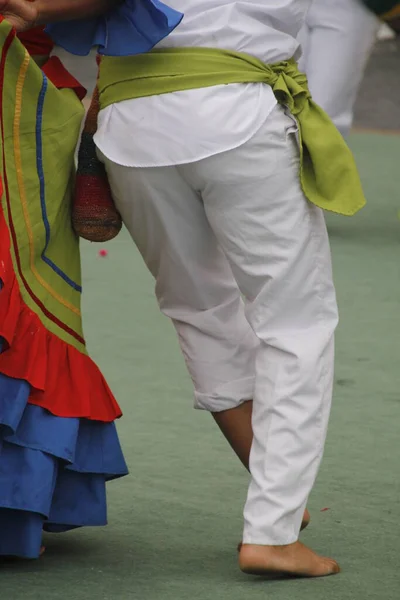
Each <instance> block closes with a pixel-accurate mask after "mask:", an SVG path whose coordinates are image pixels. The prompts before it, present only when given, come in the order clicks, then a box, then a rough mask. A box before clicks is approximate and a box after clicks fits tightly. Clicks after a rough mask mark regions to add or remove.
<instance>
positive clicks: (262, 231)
mask: <svg viewBox="0 0 400 600" xmlns="http://www.w3.org/2000/svg"><path fill="white" fill-rule="evenodd" d="M290 131H293V120H292V119H291V118H290V117H288V116H286V115H285V113H284V112H283V109H281V108H280V107H277V108H276V109H274V111H273V112H272V114H271V116H270V117H269V118H268V119H267V121H266V123H265V124H264V126H263V127H262V128H261V130H260V131H259V132H258V133H257V134H256V135H255V137H253V138H252V139H251V140H250V141H249V142H247V143H246V144H244V145H243V146H241V147H239V148H237V149H235V150H232V151H229V152H225V153H222V154H219V155H215V156H213V157H211V158H207V159H205V160H202V161H199V162H195V163H192V164H185V165H181V166H172V167H171V166H170V167H154V168H129V167H124V166H120V165H117V164H115V163H112V162H110V161H109V160H107V159H106V158H105V157H103V160H104V161H105V164H106V168H107V171H108V175H109V179H110V183H111V187H112V190H113V194H114V197H115V201H116V204H117V207H118V209H119V210H120V212H121V214H122V217H123V219H124V222H125V224H126V226H127V228H128V229H129V231H130V233H131V235H132V237H133V239H134V241H135V242H136V244H137V246H138V248H139V250H140V252H141V253H142V255H143V258H144V260H145V262H146V264H147V266H148V268H149V269H150V271H151V272H152V274H153V275H154V277H155V279H156V294H157V298H158V301H159V304H160V307H161V310H162V311H163V313H165V314H166V315H167V316H168V317H170V318H171V319H172V320H173V322H174V325H175V327H176V330H177V332H178V336H179V341H180V345H181V348H182V352H183V354H184V356H185V359H186V364H187V366H188V369H189V371H190V374H191V376H192V379H193V382H194V387H195V394H196V406H197V407H198V408H203V409H207V410H209V411H213V412H217V411H221V410H225V409H228V408H233V407H236V406H238V405H239V404H240V403H241V402H243V401H244V400H248V399H251V398H253V399H254V410H253V430H254V443H253V447H252V452H251V457H250V470H251V474H252V480H251V484H250V488H249V493H248V500H247V502H246V507H245V530H244V538H243V539H244V542H246V543H254V544H288V543H291V542H294V541H295V540H296V539H297V537H298V533H299V529H300V524H301V520H302V515H303V511H304V508H305V506H306V502H307V498H308V495H309V493H310V490H311V488H312V486H313V483H314V480H315V477H316V474H317V471H318V467H319V464H320V460H321V456H322V452H323V447H324V442H325V436H326V429H327V424H328V419H329V411H330V405H331V394H332V379H333V360H334V357H333V354H334V352H333V344H334V342H333V336H334V330H335V327H336V324H337V308H336V299H335V291H334V286H333V283H332V274H331V262H330V250H329V242H328V237H327V232H326V228H325V222H324V216H323V214H322V211H321V210H319V209H318V208H316V207H315V206H313V205H311V204H309V203H308V202H307V200H306V199H305V197H304V195H303V192H302V190H301V187H300V183H299V176H298V172H299V165H298V160H299V153H298V146H297V141H296V136H295V135H294V134H293V133H290ZM242 295H243V297H244V298H245V299H246V300H245V303H243V300H242Z"/></svg>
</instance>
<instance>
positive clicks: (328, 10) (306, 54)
mask: <svg viewBox="0 0 400 600" xmlns="http://www.w3.org/2000/svg"><path fill="white" fill-rule="evenodd" d="M395 5H397V0H395V1H394V0H383V1H382V0H364V1H363V0H314V1H313V3H312V5H311V7H310V10H309V11H308V14H307V18H306V22H305V25H304V27H303V28H302V30H301V32H300V36H299V40H300V42H301V44H302V47H303V55H302V57H301V59H300V68H301V69H302V70H303V71H304V72H305V73H306V74H307V77H308V82H309V86H310V91H311V93H312V95H313V98H314V100H315V101H316V102H317V103H318V104H320V106H322V108H323V109H324V110H326V112H327V113H328V114H329V116H330V117H331V119H332V120H333V122H334V123H335V125H336V126H337V128H338V129H339V131H340V132H341V133H342V134H343V135H347V134H348V133H349V132H350V129H351V126H352V124H353V117H354V105H355V102H356V99H357V93H358V90H359V87H360V84H361V81H362V78H363V75H364V71H365V67H366V65H367V62H368V59H369V56H370V54H371V51H372V49H373V47H374V44H375V41H376V37H377V33H378V29H379V24H380V21H379V19H378V15H379V16H380V17H386V19H387V20H388V21H389V22H390V20H391V18H394V16H395V12H394V8H395ZM390 10H392V11H393V12H392V13H389V11H390ZM385 13H388V14H387V15H386V14H385Z"/></svg>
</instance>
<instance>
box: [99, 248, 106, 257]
mask: <svg viewBox="0 0 400 600" xmlns="http://www.w3.org/2000/svg"><path fill="white" fill-rule="evenodd" d="M99 256H101V258H104V257H106V256H108V250H99Z"/></svg>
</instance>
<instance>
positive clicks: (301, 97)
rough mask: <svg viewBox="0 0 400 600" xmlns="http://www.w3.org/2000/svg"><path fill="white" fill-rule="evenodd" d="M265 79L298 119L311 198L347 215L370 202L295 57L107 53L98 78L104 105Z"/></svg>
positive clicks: (198, 51) (205, 51)
mask: <svg viewBox="0 0 400 600" xmlns="http://www.w3.org/2000/svg"><path fill="white" fill-rule="evenodd" d="M256 82H259V83H265V84H267V85H269V86H271V88H272V89H273V91H274V94H275V96H276V98H277V100H278V102H279V103H280V104H282V105H283V106H286V107H287V108H288V109H289V110H290V112H291V113H292V115H293V116H294V117H295V118H296V120H297V122H298V126H299V136H300V179H301V183H302V187H303V191H304V193H305V195H306V197H307V198H308V199H309V200H310V202H312V203H314V204H316V205H317V206H319V207H320V208H323V209H325V210H330V211H333V212H336V213H340V214H343V215H353V214H354V213H356V212H357V211H358V210H359V209H360V208H362V207H363V206H364V204H365V198H364V194H363V190H362V187H361V183H360V179H359V175H358V171H357V167H356V165H355V162H354V158H353V155H352V153H351V152H350V150H349V148H348V146H347V144H346V142H345V141H344V139H343V137H342V136H341V134H340V133H339V132H338V130H337V129H336V127H335V126H334V125H333V123H332V121H331V120H330V118H329V117H328V116H327V114H326V113H325V112H324V111H323V110H322V109H321V108H320V107H319V106H318V105H317V104H315V102H314V101H313V100H312V98H311V96H310V92H309V90H308V85H307V79H306V76H305V75H304V74H302V73H300V72H299V70H298V67H297V64H296V62H295V61H294V60H289V61H285V62H281V63H277V64H273V65H267V64H264V63H263V62H262V61H260V60H258V59H257V58H254V57H252V56H250V55H248V54H243V53H239V52H233V51H225V50H214V49H211V48H171V49H163V50H154V51H152V52H150V53H148V54H142V55H138V56H131V57H121V58H119V57H118V58H117V57H104V58H103V59H102V63H101V68H100V77H99V82H98V87H99V93H100V107H101V108H105V107H106V106H109V105H110V104H115V103H117V102H121V101H123V100H128V99H134V98H143V97H145V96H154V95H159V94H166V93H170V92H177V91H181V90H190V89H196V88H204V87H211V86H215V85H223V84H230V83H256Z"/></svg>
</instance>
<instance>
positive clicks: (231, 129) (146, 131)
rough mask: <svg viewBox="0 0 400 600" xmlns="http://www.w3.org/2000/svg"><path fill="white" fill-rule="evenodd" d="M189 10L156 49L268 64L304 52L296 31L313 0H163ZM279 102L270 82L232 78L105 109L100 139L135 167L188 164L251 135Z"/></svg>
mask: <svg viewBox="0 0 400 600" xmlns="http://www.w3.org/2000/svg"><path fill="white" fill-rule="evenodd" d="M165 1H166V3H167V4H168V5H169V6H171V7H172V8H175V9H176V10H178V11H180V12H182V13H184V15H185V16H184V18H183V20H182V22H181V24H180V25H179V26H178V27H177V28H176V29H175V31H173V32H172V33H171V34H170V35H169V36H168V37H167V38H166V39H164V40H163V41H162V42H161V43H160V44H158V46H157V47H158V48H171V47H209V48H221V49H227V50H236V51H238V52H247V53H248V54H251V55H253V56H256V57H257V58H259V59H261V60H262V61H264V62H266V63H274V62H278V61H281V60H287V59H289V58H291V57H293V56H294V57H295V58H299V56H300V50H299V43H298V41H297V35H298V33H299V31H300V28H301V27H302V25H303V22H304V19H305V16H306V14H307V11H308V8H309V6H310V4H311V2H312V0H165ZM275 105H276V100H275V97H274V94H273V92H272V89H271V88H270V87H269V86H267V85H264V84H261V83H255V84H253V83H252V84H233V85H222V86H215V87H212V88H203V89H197V90H188V91H182V92H173V93H170V94H163V95H161V96H151V97H148V98H139V99H135V100H126V101H123V102H120V103H118V104H114V105H112V106H109V107H107V108H106V109H104V110H102V111H101V112H100V115H99V126H98V131H97V133H96V136H95V142H96V145H97V147H98V148H99V150H100V151H101V152H102V153H103V154H104V155H105V156H106V157H107V158H109V159H110V160H112V161H113V162H116V163H118V164H120V165H124V166H131V167H154V166H168V165H176V164H184V163H190V162H194V161H197V160H201V159H203V158H207V157H209V156H213V155H214V154H218V153H220V152H226V151H228V150H232V149H234V148H237V147H239V146H241V145H242V144H244V143H245V142H246V141H248V140H249V139H251V138H252V137H253V135H255V133H256V132H257V131H258V130H259V128H260V127H261V126H262V125H263V124H264V122H265V120H266V119H267V118H268V115H269V114H270V112H271V111H272V109H273V108H274V107H275Z"/></svg>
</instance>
